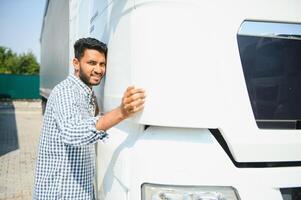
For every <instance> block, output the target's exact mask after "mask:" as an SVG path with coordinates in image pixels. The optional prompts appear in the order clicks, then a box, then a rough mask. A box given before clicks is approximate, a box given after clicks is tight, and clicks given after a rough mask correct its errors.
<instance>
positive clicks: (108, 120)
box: [96, 107, 126, 131]
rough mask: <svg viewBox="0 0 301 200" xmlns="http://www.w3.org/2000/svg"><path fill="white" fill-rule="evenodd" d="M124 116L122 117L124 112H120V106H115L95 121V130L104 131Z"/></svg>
mask: <svg viewBox="0 0 301 200" xmlns="http://www.w3.org/2000/svg"><path fill="white" fill-rule="evenodd" d="M125 118H126V117H124V114H123V113H122V110H121V108H120V107H118V108H115V109H114V110H112V111H110V112H108V113H106V114H104V115H103V116H102V117H101V118H100V119H99V120H98V121H97V123H96V129H97V130H103V131H106V130H108V129H110V128H111V127H113V126H115V125H116V124H118V123H119V122H121V121H122V120H124V119H125Z"/></svg>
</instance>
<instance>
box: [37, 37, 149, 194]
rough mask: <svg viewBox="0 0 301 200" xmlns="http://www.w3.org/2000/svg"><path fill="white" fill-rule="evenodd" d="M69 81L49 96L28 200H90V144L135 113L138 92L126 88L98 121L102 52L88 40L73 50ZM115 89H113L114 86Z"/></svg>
mask: <svg viewBox="0 0 301 200" xmlns="http://www.w3.org/2000/svg"><path fill="white" fill-rule="evenodd" d="M74 51H75V58H74V59H73V65H74V75H69V76H68V78H67V79H66V80H64V81H62V82H61V83H60V84H58V85H57V86H56V87H55V88H54V89H53V90H52V92H51V95H50V97H49V99H48V103H47V107H46V111H45V114H44V122H43V128H42V133H41V138H40V144H39V152H38V159H37V168H36V177H35V178H36V179H35V188H34V194H33V199H36V200H57V199H64V200H68V199H70V200H91V199H94V190H93V189H94V187H93V181H94V178H95V177H94V174H95V172H94V171H95V169H94V163H95V149H94V144H95V143H96V142H97V141H99V140H102V139H104V138H106V137H107V133H106V132H105V131H106V130H108V129H109V128H111V127H112V126H114V125H116V124H118V123H119V122H121V121H122V120H124V119H126V118H128V117H130V116H132V115H133V114H135V113H136V112H139V111H140V110H141V109H142V108H143V105H144V99H145V94H144V91H143V90H142V89H136V88H134V87H128V88H127V90H126V91H125V93H124V96H123V98H122V102H121V105H120V106H119V107H117V108H116V109H114V110H112V111H111V112H108V113H106V114H104V115H103V116H101V117H100V115H96V114H98V113H96V107H97V106H96V102H95V97H94V94H93V91H92V87H93V86H94V85H98V84H99V83H100V81H101V79H102V77H103V76H104V74H105V71H106V54H107V47H106V45H105V44H103V43H102V42H100V41H98V40H96V39H93V38H82V39H79V40H78V41H76V43H75V44H74ZM116 84H118V83H116Z"/></svg>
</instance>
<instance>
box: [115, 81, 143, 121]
mask: <svg viewBox="0 0 301 200" xmlns="http://www.w3.org/2000/svg"><path fill="white" fill-rule="evenodd" d="M144 102H145V91H144V90H143V89H141V88H135V87H134V86H130V87H128V88H127V90H126V91H125V93H124V95H123V98H122V102H121V105H120V109H121V113H122V118H123V119H126V118H128V117H131V116H132V115H134V114H135V113H137V112H139V111H141V110H142V109H143V107H144Z"/></svg>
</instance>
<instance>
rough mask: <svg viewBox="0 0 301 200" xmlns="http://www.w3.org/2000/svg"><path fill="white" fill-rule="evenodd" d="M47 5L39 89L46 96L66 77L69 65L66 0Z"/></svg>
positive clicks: (42, 37) (67, 9)
mask: <svg viewBox="0 0 301 200" xmlns="http://www.w3.org/2000/svg"><path fill="white" fill-rule="evenodd" d="M48 3H49V4H48V9H47V11H45V14H46V15H45V16H44V23H43V29H42V33H41V69H40V88H41V90H42V91H45V92H46V93H47V94H46V95H47V96H48V95H49V91H51V89H52V88H53V87H54V86H55V85H56V84H57V83H59V82H60V81H62V80H63V79H64V78H65V77H66V76H67V75H68V63H69V5H68V0H62V1H49V2H48ZM47 96H46V97H47Z"/></svg>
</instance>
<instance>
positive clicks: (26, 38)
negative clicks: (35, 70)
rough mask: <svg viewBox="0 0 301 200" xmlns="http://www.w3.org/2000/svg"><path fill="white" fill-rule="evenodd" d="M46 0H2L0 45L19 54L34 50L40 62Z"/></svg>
mask: <svg viewBox="0 0 301 200" xmlns="http://www.w3.org/2000/svg"><path fill="white" fill-rule="evenodd" d="M45 5H46V0H0V46H4V47H8V48H10V49H11V50H12V51H14V52H15V53H17V54H21V53H27V52H28V51H32V52H33V54H34V55H35V56H36V58H37V60H38V61H39V62H40V34H41V28H42V24H43V16H44V10H45Z"/></svg>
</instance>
